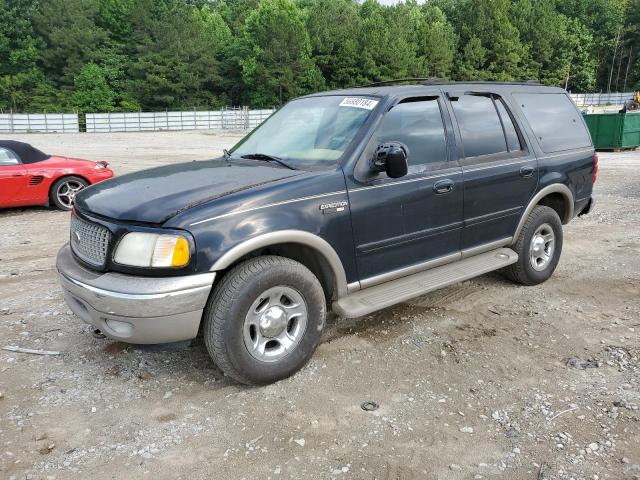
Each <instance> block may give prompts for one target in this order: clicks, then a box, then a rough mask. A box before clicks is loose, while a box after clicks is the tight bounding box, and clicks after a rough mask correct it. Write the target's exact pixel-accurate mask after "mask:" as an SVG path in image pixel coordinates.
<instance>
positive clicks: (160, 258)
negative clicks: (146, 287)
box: [113, 232, 189, 267]
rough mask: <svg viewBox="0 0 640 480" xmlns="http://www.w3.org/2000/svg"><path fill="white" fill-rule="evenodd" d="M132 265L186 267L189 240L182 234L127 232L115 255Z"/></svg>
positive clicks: (118, 260) (123, 262)
mask: <svg viewBox="0 0 640 480" xmlns="http://www.w3.org/2000/svg"><path fill="white" fill-rule="evenodd" d="M113 260H114V261H115V262H116V263H120V264H122V265H130V266H132V267H184V266H185V265H187V264H188V263H189V242H188V241H187V239H186V238H185V237H183V236H181V235H164V234H163V235H160V234H157V233H146V232H131V233H127V234H126V235H125V236H124V237H123V238H122V240H120V243H119V244H118V248H117V249H116V253H115V255H114V257H113Z"/></svg>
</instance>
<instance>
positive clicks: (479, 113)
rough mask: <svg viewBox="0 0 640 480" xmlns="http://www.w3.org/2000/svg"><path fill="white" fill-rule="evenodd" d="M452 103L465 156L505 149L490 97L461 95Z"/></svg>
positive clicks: (488, 153)
mask: <svg viewBox="0 0 640 480" xmlns="http://www.w3.org/2000/svg"><path fill="white" fill-rule="evenodd" d="M452 104H453V111H454V112H455V115H456V120H457V121H458V125H459V126H460V134H461V135H462V146H463V148H464V154H465V156H466V157H477V156H479V155H490V154H493V153H502V152H506V151H507V143H506V141H505V139H504V132H503V131H502V125H501V124H500V118H499V117H498V112H496V107H494V106H493V100H492V99H491V98H490V97H482V96H479V95H461V96H460V97H459V98H458V100H457V101H453V102H452Z"/></svg>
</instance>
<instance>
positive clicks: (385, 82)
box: [353, 77, 439, 88]
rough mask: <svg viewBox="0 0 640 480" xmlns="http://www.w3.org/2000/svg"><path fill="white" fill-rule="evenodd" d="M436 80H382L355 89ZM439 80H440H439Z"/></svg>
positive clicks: (428, 78)
mask: <svg viewBox="0 0 640 480" xmlns="http://www.w3.org/2000/svg"><path fill="white" fill-rule="evenodd" d="M434 79H436V77H409V78H394V79H393V80H382V81H380V82H373V83H367V84H366V85H356V86H355V87H353V88H367V87H378V86H381V85H392V84H394V83H402V82H428V81H431V80H434ZM437 80H439V79H437Z"/></svg>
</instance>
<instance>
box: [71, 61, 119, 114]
mask: <svg viewBox="0 0 640 480" xmlns="http://www.w3.org/2000/svg"><path fill="white" fill-rule="evenodd" d="M74 87H75V88H74V92H73V105H74V107H75V108H77V109H78V110H79V111H81V112H111V111H113V110H114V101H115V97H116V94H115V92H114V91H113V90H111V88H110V87H109V84H108V83H107V79H106V75H105V72H104V70H103V69H102V68H100V67H99V66H98V65H96V64H95V63H88V64H86V65H85V66H84V67H82V70H80V73H79V74H78V75H77V76H76V78H75V81H74Z"/></svg>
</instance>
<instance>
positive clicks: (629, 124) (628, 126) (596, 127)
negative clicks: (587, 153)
mask: <svg viewBox="0 0 640 480" xmlns="http://www.w3.org/2000/svg"><path fill="white" fill-rule="evenodd" d="M584 121H585V122H586V124H587V127H589V131H590V132H591V138H592V139H593V144H594V146H595V147H596V148H597V149H599V148H603V149H608V148H612V149H619V148H636V147H638V146H640V112H627V113H588V114H585V115H584Z"/></svg>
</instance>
